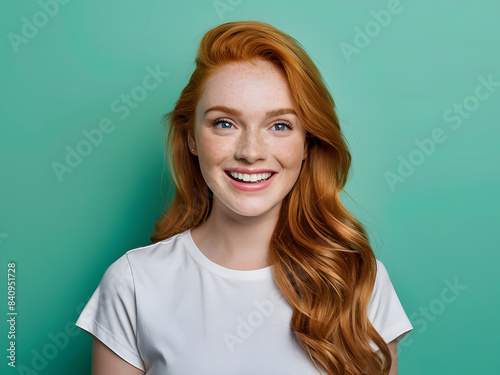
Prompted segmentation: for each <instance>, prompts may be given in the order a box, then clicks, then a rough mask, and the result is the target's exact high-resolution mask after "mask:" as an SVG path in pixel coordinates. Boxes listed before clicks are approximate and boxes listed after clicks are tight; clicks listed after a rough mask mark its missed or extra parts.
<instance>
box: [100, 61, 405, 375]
mask: <svg viewBox="0 0 500 375" xmlns="http://www.w3.org/2000/svg"><path fill="white" fill-rule="evenodd" d="M214 106H224V107H228V108H231V109H233V110H236V112H237V113H236V112H235V111H231V110H227V109H221V108H219V109H217V110H209V109H211V108H213V107H214ZM294 108H295V102H294V100H293V97H292V93H291V90H290V87H289V84H288V81H287V79H286V77H285V76H284V74H283V73H282V72H281V71H280V70H279V69H277V68H276V67H275V66H274V65H273V64H271V63H269V62H267V61H263V60H257V61H254V62H239V63H231V64H228V65H225V66H223V67H220V68H219V69H217V70H216V71H215V72H214V73H213V74H212V75H211V76H210V77H209V78H208V79H207V81H206V84H205V87H204V91H203V94H202V96H201V98H200V100H199V102H198V104H197V106H196V112H195V126H194V132H193V135H192V136H190V137H189V141H188V145H186V146H187V147H189V149H190V150H191V152H192V153H193V154H194V155H196V156H198V160H199V163H200V169H201V172H202V175H203V178H204V179H205V181H206V183H207V185H208V186H209V188H210V189H211V191H212V192H213V207H212V211H211V213H210V216H209V218H208V219H207V220H206V221H205V222H204V223H202V224H201V225H200V226H198V227H196V228H194V229H192V231H191V235H192V237H193V240H194V242H195V243H196V245H197V246H198V248H199V249H200V251H201V252H202V253H204V255H205V256H206V257H207V258H209V259H210V260H212V261H213V262H215V263H217V264H219V265H221V266H224V267H226V268H231V269H236V270H254V269H260V268H264V267H267V266H269V265H270V262H269V260H268V252H269V241H270V238H271V235H272V233H273V230H274V227H275V225H276V222H277V220H278V215H279V211H280V207H281V202H282V200H283V198H284V197H285V196H286V195H287V194H288V192H289V191H290V190H291V188H292V187H293V185H294V184H295V182H296V180H297V177H298V175H299V172H300V169H301V167H302V163H303V161H304V160H305V158H306V157H307V147H306V131H305V129H304V126H303V125H302V123H301V122H300V120H299V118H298V116H297V115H296V114H295V112H294V111H293V109H294ZM279 109H289V110H291V111H287V112H286V113H281V114H276V113H275V114H272V115H269V112H270V111H273V110H279ZM289 126H290V127H291V128H290V127H289ZM228 168H246V169H249V170H252V169H265V170H272V171H274V172H275V173H276V176H275V177H274V179H273V181H272V182H271V184H270V185H269V186H268V187H266V188H264V189H262V190H259V191H251V192H248V191H242V190H239V189H237V188H235V187H234V186H233V185H232V184H231V182H230V179H229V177H228V176H227V174H226V171H227V169H228ZM389 348H390V349H391V352H392V353H393V358H394V360H393V365H392V369H391V372H390V375H395V374H397V344H396V343H395V342H391V343H390V344H389ZM115 373H119V374H122V375H140V374H144V372H143V371H141V370H139V369H137V368H135V367H134V366H132V365H130V364H129V363H127V362H126V361H124V360H123V359H122V358H120V357H119V356H117V355H116V354H115V353H114V352H113V351H111V350H110V349H109V348H108V347H106V346H105V345H104V344H102V343H101V342H100V341H99V340H98V339H96V338H94V341H93V350H92V374H93V375H108V374H115Z"/></svg>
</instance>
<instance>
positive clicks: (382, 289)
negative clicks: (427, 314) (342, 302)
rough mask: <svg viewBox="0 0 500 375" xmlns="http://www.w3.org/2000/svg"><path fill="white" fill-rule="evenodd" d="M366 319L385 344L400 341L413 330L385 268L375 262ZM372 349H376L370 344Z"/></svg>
mask: <svg viewBox="0 0 500 375" xmlns="http://www.w3.org/2000/svg"><path fill="white" fill-rule="evenodd" d="M368 319H369V320H370V322H371V323H372V325H373V327H374V328H375V329H376V330H377V332H378V333H379V334H380V336H382V338H383V339H384V341H385V342H386V343H389V342H391V341H393V340H396V342H398V341H400V340H401V339H402V338H403V337H404V336H405V335H406V334H407V333H408V332H409V331H411V330H412V329H413V326H412V325H411V322H410V320H409V319H408V316H407V315H406V313H405V311H404V309H403V306H402V305H401V302H400V301H399V298H398V296H397V294H396V291H395V290H394V287H393V285H392V283H391V280H390V278H389V274H388V273H387V270H386V268H385V267H384V265H383V264H382V262H380V261H379V260H377V277H376V279H375V284H374V286H373V291H372V295H371V298H370V302H369V303H368ZM372 348H373V349H374V350H378V347H377V346H376V345H375V344H374V343H372Z"/></svg>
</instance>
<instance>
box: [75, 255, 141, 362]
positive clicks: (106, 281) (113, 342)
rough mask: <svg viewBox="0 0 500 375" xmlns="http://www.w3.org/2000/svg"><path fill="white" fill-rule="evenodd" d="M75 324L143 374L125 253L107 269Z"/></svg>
mask: <svg viewBox="0 0 500 375" xmlns="http://www.w3.org/2000/svg"><path fill="white" fill-rule="evenodd" d="M76 325H77V326H78V327H80V328H82V329H84V330H85V331H87V332H88V333H90V334H92V335H94V336H95V337H96V338H98V339H99V340H100V341H101V342H102V343H103V344H104V345H106V346H107V347H108V348H110V349H111V350H112V351H113V352H115V353H116V354H117V355H118V356H120V357H121V358H123V359H124V360H125V361H127V362H128V363H130V364H131V365H133V366H135V367H137V368H139V369H141V370H143V371H145V367H144V363H143V360H142V358H141V356H140V353H139V350H138V347H137V339H136V337H137V335H136V332H137V320H136V303H135V288H134V280H133V275H132V270H131V268H130V264H129V260H128V256H127V254H124V255H123V256H122V257H121V258H119V259H118V260H117V261H115V262H114V263H113V264H112V265H111V266H109V267H108V269H107V270H106V272H105V273H104V276H103V277H102V279H101V282H100V283H99V285H98V287H97V289H96V290H95V292H94V294H93V295H92V297H91V298H90V300H89V302H88V303H87V305H86V306H85V308H84V309H83V311H82V313H81V314H80V317H79V318H78V320H77V321H76Z"/></svg>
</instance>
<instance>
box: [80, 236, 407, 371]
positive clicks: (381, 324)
mask: <svg viewBox="0 0 500 375" xmlns="http://www.w3.org/2000/svg"><path fill="white" fill-rule="evenodd" d="M377 267H378V270H377V278H376V281H375V286H374V289H373V292H372V297H371V300H370V304H369V308H368V310H369V311H368V317H369V319H370V321H371V323H372V324H373V326H374V327H375V329H376V330H377V331H378V332H379V334H380V335H381V336H382V338H383V339H384V340H385V341H386V342H387V343H389V342H390V341H392V340H394V339H397V340H400V339H401V338H402V337H403V336H404V335H405V334H406V333H407V332H409V331H410V330H411V329H412V328H413V327H412V325H411V323H410V321H409V320H408V318H407V316H406V314H405V312H404V310H403V307H402V306H401V303H400V302H399V299H398V297H397V295H396V292H395V291H394V288H393V286H392V283H391V281H390V279H389V275H388V274H387V271H386V269H385V267H384V266H383V264H382V263H381V262H380V261H378V260H377ZM291 316H292V308H291V306H290V304H289V303H288V301H287V300H286V298H285V296H284V295H283V293H282V292H281V290H280V289H279V287H278V286H277V284H276V282H275V281H274V279H273V274H272V266H269V267H266V268H262V269H258V270H250V271H241V270H233V269H229V268H225V267H223V266H220V265H218V264H216V263H214V262H212V261H211V260H210V259H208V258H207V257H206V256H205V255H204V254H203V253H202V252H201V251H200V250H199V249H198V248H197V246H196V244H195V243H194V241H193V239H192V237H191V231H190V230H187V231H185V232H184V233H181V234H178V235H176V236H173V237H171V238H168V239H166V240H163V241H161V242H157V243H155V244H152V245H149V246H145V247H140V248H137V249H133V250H130V251H128V252H127V253H126V254H124V255H123V256H122V257H120V258H119V259H118V260H117V261H116V262H114V263H113V264H112V265H111V266H110V267H109V268H108V269H107V271H106V272H105V274H104V276H103V278H102V280H101V282H100V284H99V286H98V287H97V289H96V291H95V292H94V294H93V295H92V298H91V299H90V300H89V302H88V303H87V305H86V307H85V309H84V310H83V311H82V313H81V315H80V317H79V319H78V321H77V322H76V325H77V326H78V327H80V328H82V329H84V330H85V331H87V332H89V333H91V334H93V335H94V336H96V337H97V338H98V339H99V340H101V341H102V342H103V343H104V344H105V345H106V346H108V347H109V348H110V349H111V350H112V351H114V352H115V353H116V354H117V355H118V356H120V357H121V358H123V359H124V360H125V361H127V362H128V363H130V364H132V365H133V366H135V367H137V368H139V369H141V370H143V371H145V372H146V374H148V375H186V374H190V375H212V374H213V375H236V374H241V375H243V374H248V375H250V374H251V375H256V374H259V375H265V374H273V375H276V374H287V375H291V374H297V375H299V374H300V375H317V374H318V372H317V370H316V369H315V367H314V365H313V364H312V361H311V359H310V358H309V356H308V354H307V353H306V351H305V350H304V349H303V348H302V347H301V346H300V344H299V343H298V341H297V339H296V338H295V336H294V334H293V331H292V330H291V328H290V319H291ZM372 346H373V348H374V349H376V347H375V345H374V344H373V343H372ZM318 367H319V365H318ZM319 368H321V367H319Z"/></svg>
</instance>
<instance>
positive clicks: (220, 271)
mask: <svg viewBox="0 0 500 375" xmlns="http://www.w3.org/2000/svg"><path fill="white" fill-rule="evenodd" d="M182 237H183V240H184V243H185V245H186V248H187V249H188V251H189V254H191V256H192V257H193V258H194V260H195V261H196V262H198V263H199V264H200V265H201V266H202V267H203V268H205V269H206V270H208V271H210V272H212V273H214V274H216V275H218V276H220V277H223V278H226V279H237V280H262V279H268V278H271V277H272V276H273V273H272V268H273V266H272V265H271V266H267V267H265V268H259V269H256V270H235V269H232V268H226V267H224V266H221V265H220V264H217V263H215V262H213V261H212V260H210V259H209V258H207V257H206V256H205V254H203V253H202V252H201V250H200V249H199V248H198V246H197V245H196V243H195V242H194V240H193V237H192V236H191V229H188V230H187V231H186V232H185V233H184V235H183V236H182Z"/></svg>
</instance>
